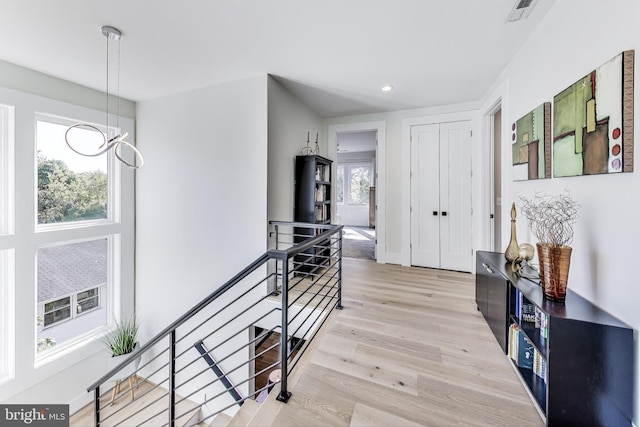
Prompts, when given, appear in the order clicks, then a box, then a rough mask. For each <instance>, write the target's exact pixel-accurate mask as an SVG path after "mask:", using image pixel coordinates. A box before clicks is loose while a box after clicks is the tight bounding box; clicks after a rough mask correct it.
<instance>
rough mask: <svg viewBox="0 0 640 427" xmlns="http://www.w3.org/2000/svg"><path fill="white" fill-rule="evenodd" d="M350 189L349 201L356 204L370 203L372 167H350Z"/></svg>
mask: <svg viewBox="0 0 640 427" xmlns="http://www.w3.org/2000/svg"><path fill="white" fill-rule="evenodd" d="M349 175H350V191H349V203H351V204H355V205H366V204H369V187H370V186H371V168H370V167H368V166H357V167H350V168H349Z"/></svg>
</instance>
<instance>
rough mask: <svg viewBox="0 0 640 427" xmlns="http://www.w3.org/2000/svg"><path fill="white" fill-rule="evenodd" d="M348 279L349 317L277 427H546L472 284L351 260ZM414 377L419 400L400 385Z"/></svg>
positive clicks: (466, 277)
mask: <svg viewBox="0 0 640 427" xmlns="http://www.w3.org/2000/svg"><path fill="white" fill-rule="evenodd" d="M343 280H344V282H343V304H344V306H345V308H344V310H342V311H341V312H337V314H336V317H335V319H334V321H333V323H332V325H331V326H330V327H329V328H328V329H327V331H326V335H325V339H324V340H323V341H322V342H321V343H320V345H319V346H318V350H317V351H316V353H314V355H313V356H312V357H311V362H310V363H309V365H307V366H306V367H305V369H304V371H303V373H302V374H301V376H300V379H299V380H298V383H297V385H296V386H295V387H294V388H292V389H291V391H292V392H293V396H292V397H291V399H290V400H289V403H288V404H287V405H282V409H281V410H280V411H279V413H278V416H277V417H276V418H275V419H273V422H272V423H271V425H278V426H279V425H302V426H307V425H323V426H324V425H326V426H344V425H353V426H365V425H367V426H368V425H371V426H375V425H426V426H460V425H464V426H467V425H474V426H483V425H486V426H515V425H518V426H542V425H544V423H543V421H542V420H541V418H540V416H539V415H538V413H537V411H536V409H535V407H534V405H533V403H532V402H531V400H530V399H529V397H528V395H527V394H526V392H525V390H524V388H523V386H522V384H521V383H520V381H519V379H518V378H517V376H516V374H515V373H514V372H513V369H512V368H511V366H510V363H509V361H508V360H507V358H506V356H505V355H504V354H503V353H502V350H501V349H500V347H499V345H498V343H497V342H496V340H495V338H494V337H493V335H492V333H491V330H490V329H489V327H488V325H487V324H486V322H485V320H484V318H483V317H482V315H481V314H480V313H479V312H478V311H477V307H476V305H475V285H474V276H472V275H470V274H466V273H457V272H444V271H438V270H430V269H423V268H410V267H400V266H392V265H380V264H376V263H374V262H369V261H365V260H357V259H345V260H344V262H343ZM354 344H355V352H354ZM376 367H379V368H380V369H376ZM377 371H383V372H384V374H382V375H381V373H378V372H377ZM407 377H409V378H412V379H413V378H417V391H418V395H415V394H413V393H407V392H406V390H404V391H403V390H401V388H402V387H394V386H393V384H394V383H396V384H397V381H402V380H401V379H400V378H407ZM403 382H404V381H403ZM411 386H412V387H413V383H411ZM411 391H413V389H411Z"/></svg>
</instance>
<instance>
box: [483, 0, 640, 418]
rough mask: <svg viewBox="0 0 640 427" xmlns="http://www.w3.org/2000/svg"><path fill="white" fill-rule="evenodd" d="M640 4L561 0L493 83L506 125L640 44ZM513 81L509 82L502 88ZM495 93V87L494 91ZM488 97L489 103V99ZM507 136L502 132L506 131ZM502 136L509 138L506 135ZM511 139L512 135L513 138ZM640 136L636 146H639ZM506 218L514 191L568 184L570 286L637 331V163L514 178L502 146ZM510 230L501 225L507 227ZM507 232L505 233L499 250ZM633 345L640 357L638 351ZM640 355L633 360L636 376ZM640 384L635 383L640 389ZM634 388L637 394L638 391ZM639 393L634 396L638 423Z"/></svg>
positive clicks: (639, 88)
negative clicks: (596, 171) (574, 204)
mask: <svg viewBox="0 0 640 427" xmlns="http://www.w3.org/2000/svg"><path fill="white" fill-rule="evenodd" d="M639 16H640V6H639V3H638V2H637V0H620V1H616V2H602V1H598V0H562V1H557V2H555V4H554V5H553V6H552V8H551V9H550V10H549V12H548V13H547V15H546V16H545V18H544V20H543V21H542V22H541V24H540V25H539V27H538V28H537V29H536V30H535V32H534V33H533V34H532V36H531V38H530V39H529V40H528V41H527V43H525V45H524V46H523V47H522V49H521V50H520V51H519V52H518V54H517V55H516V56H515V57H514V58H513V59H512V60H511V62H510V63H509V65H508V66H507V67H506V68H505V70H504V71H503V73H502V75H501V77H500V79H498V81H497V82H496V85H495V87H499V86H501V87H506V86H508V89H507V90H506V92H505V93H506V96H507V97H508V100H507V101H508V108H504V104H503V110H502V113H503V121H502V123H503V128H506V127H509V126H511V124H512V123H513V122H514V121H515V120H517V119H518V118H519V117H521V116H523V115H524V114H526V113H527V112H528V111H530V110H531V109H533V108H535V107H536V106H538V105H540V104H541V103H542V102H546V101H549V102H553V97H554V95H556V94H557V93H559V92H560V91H562V90H563V89H565V88H566V87H568V86H569V85H571V84H573V83H574V82H576V81H577V80H578V79H580V78H581V77H583V76H584V75H586V74H587V73H589V72H591V71H592V70H594V69H595V68H597V67H598V66H600V65H601V64H603V63H605V62H607V61H608V60H609V59H611V58H613V57H614V56H616V55H618V54H619V53H621V52H622V51H624V50H628V49H636V61H637V56H638V55H637V53H638V49H639V48H640V26H639V25H638V17H639ZM639 69H640V67H639V66H638V64H637V62H636V65H635V100H636V101H635V103H636V107H635V111H634V121H635V124H636V125H635V127H636V132H635V134H636V136H637V135H638V131H637V129H638V124H639V123H640V109H638V100H640V84H638V82H640V79H639V75H640V74H639V73H638V70H639ZM505 82H508V85H505ZM490 92H491V91H490ZM485 102H487V103H490V102H492V101H491V100H490V99H487V100H485ZM503 136H504V133H503ZM503 140H504V139H503ZM509 141H510V139H509ZM637 147H638V144H637V138H636V151H637ZM502 154H503V181H502V184H503V210H502V214H503V218H509V216H508V214H507V209H509V208H510V206H511V202H512V201H515V200H516V196H517V194H519V193H521V194H523V195H531V194H533V193H534V192H535V191H544V192H547V193H549V194H558V193H560V192H562V191H563V190H564V189H568V190H569V191H570V192H571V195H572V196H573V197H574V198H575V199H576V200H577V201H578V202H579V203H580V205H582V208H581V210H580V219H579V220H578V223H577V225H576V227H575V239H574V241H573V244H572V246H573V254H572V258H571V269H570V273H569V288H570V289H571V290H573V291H575V292H577V293H579V294H581V295H582V296H584V297H585V298H587V299H588V300H590V301H592V302H593V303H595V304H596V305H598V306H600V307H601V308H603V309H604V310H606V311H608V312H610V313H611V314H613V315H614V316H616V317H618V318H619V319H621V320H622V321H624V322H626V323H628V324H629V325H631V326H632V327H634V328H635V329H638V328H640V311H639V310H638V303H637V301H638V300H640V287H639V286H638V285H637V280H636V279H635V276H636V271H635V269H634V267H635V265H636V263H637V262H638V256H637V243H638V240H639V239H640V221H639V220H638V215H637V212H638V210H639V209H640V193H639V192H638V190H637V189H638V188H639V187H640V169H639V167H640V161H639V160H638V155H637V154H636V158H635V161H634V169H635V172H634V173H624V174H612V175H594V176H582V177H571V178H557V179H546V180H536V181H526V182H512V172H511V167H510V166H509V165H510V163H511V147H510V144H509V143H508V142H507V141H505V143H504V144H503V151H502ZM517 226H518V227H517V235H518V242H520V243H522V242H531V243H535V242H536V241H535V237H534V236H533V235H532V234H531V233H530V232H529V230H527V227H526V226H527V223H526V219H525V218H522V217H519V218H518V223H517ZM504 230H505V228H504V227H503V231H504ZM508 239H509V233H508V232H506V233H504V232H503V235H502V241H503V245H502V247H503V248H504V247H506V244H507V241H508ZM636 348H637V346H636ZM638 353H639V352H638V350H637V349H636V354H637V355H638ZM639 365H640V359H637V360H636V378H638V376H639V375H638V371H637V369H638V366H639ZM637 388H638V387H636V389H637ZM637 394H638V393H637V392H636V396H637ZM639 401H640V397H638V396H637V397H636V417H635V418H636V420H635V423H636V425H638V415H637V413H638V410H637V409H638V407H640V404H639Z"/></svg>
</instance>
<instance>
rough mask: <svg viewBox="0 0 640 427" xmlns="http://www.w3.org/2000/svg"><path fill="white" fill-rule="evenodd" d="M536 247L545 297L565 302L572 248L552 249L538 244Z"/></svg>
mask: <svg viewBox="0 0 640 427" xmlns="http://www.w3.org/2000/svg"><path fill="white" fill-rule="evenodd" d="M536 246H537V247H538V260H539V261H540V284H541V285H542V290H543V292H544V297H545V298H546V299H548V300H551V301H559V302H563V301H564V299H565V297H566V295H567V279H568V278H569V265H570V263H571V247H570V246H562V247H552V246H549V245H548V244H545V243H538V244H537V245H536Z"/></svg>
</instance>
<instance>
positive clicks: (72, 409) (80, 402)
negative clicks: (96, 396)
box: [69, 392, 93, 415]
mask: <svg viewBox="0 0 640 427" xmlns="http://www.w3.org/2000/svg"><path fill="white" fill-rule="evenodd" d="M91 402H93V393H89V392H87V393H84V394H82V395H81V396H78V397H76V398H75V399H73V400H72V401H71V402H69V415H73V414H74V413H76V412H78V411H79V410H80V409H82V408H84V407H85V406H87V405H88V404H89V403H91Z"/></svg>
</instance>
